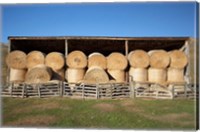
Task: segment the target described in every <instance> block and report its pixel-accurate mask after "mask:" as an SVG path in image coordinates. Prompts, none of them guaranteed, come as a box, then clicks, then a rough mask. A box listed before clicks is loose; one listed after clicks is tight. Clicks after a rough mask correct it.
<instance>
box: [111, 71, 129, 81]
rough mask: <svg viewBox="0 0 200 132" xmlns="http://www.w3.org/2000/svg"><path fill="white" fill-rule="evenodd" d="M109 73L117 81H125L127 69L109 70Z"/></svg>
mask: <svg viewBox="0 0 200 132" xmlns="http://www.w3.org/2000/svg"><path fill="white" fill-rule="evenodd" d="M108 73H109V74H110V76H112V78H114V79H115V81H116V82H125V71H124V70H108Z"/></svg>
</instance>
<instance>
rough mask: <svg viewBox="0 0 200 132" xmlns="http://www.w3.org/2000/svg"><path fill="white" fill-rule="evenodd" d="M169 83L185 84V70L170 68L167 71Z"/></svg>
mask: <svg viewBox="0 0 200 132" xmlns="http://www.w3.org/2000/svg"><path fill="white" fill-rule="evenodd" d="M167 81H168V82H169V83H170V82H175V83H180V82H184V69H177V68H168V70H167Z"/></svg>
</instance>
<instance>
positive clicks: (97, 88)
mask: <svg viewBox="0 0 200 132" xmlns="http://www.w3.org/2000/svg"><path fill="white" fill-rule="evenodd" d="M98 98H99V84H98V83H97V84H96V99H98Z"/></svg>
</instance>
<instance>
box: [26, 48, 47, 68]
mask: <svg viewBox="0 0 200 132" xmlns="http://www.w3.org/2000/svg"><path fill="white" fill-rule="evenodd" d="M26 62H27V68H28V69H29V68H33V67H35V66H36V65H40V64H44V62H45V55H44V54H43V53H42V52H40V51H31V52H29V53H28V54H27V56H26Z"/></svg>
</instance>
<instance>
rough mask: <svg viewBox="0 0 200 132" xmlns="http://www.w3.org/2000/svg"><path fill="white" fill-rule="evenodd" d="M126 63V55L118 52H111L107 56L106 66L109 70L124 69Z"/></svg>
mask: <svg viewBox="0 0 200 132" xmlns="http://www.w3.org/2000/svg"><path fill="white" fill-rule="evenodd" d="M127 65H128V61H127V59H126V57H125V56H124V55H123V54H121V53H118V52H113V53H111V54H110V55H109V56H108V57H107V68H108V69H109V70H124V69H126V67H127Z"/></svg>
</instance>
